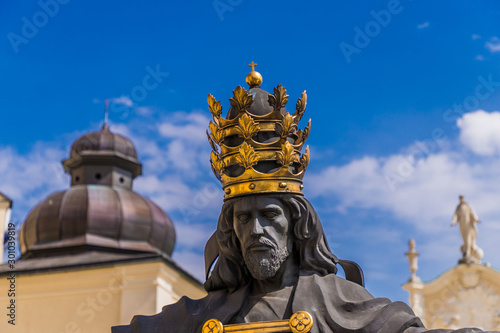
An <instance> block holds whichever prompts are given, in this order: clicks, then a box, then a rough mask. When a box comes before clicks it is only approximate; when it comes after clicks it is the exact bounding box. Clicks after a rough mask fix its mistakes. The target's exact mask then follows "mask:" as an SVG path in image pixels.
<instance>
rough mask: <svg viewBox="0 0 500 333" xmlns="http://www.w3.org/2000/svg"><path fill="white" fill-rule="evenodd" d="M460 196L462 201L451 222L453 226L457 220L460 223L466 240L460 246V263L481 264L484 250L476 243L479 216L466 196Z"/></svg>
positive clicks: (461, 231) (463, 237)
mask: <svg viewBox="0 0 500 333" xmlns="http://www.w3.org/2000/svg"><path fill="white" fill-rule="evenodd" d="M459 198H460V203H459V204H458V206H457V209H456V210H455V215H454V216H453V221H452V222H451V226H454V225H455V224H457V222H458V223H459V225H460V233H461V234H462V239H463V242H464V244H463V245H462V247H461V248H460V250H461V251H462V255H463V256H462V259H460V260H459V263H477V264H479V263H480V262H481V258H482V257H483V250H481V249H480V248H479V247H478V246H477V245H476V237H477V229H476V223H479V218H478V217H477V215H476V213H475V212H474V209H472V207H471V206H470V205H469V204H468V203H467V202H466V201H465V199H464V196H463V195H461V196H459Z"/></svg>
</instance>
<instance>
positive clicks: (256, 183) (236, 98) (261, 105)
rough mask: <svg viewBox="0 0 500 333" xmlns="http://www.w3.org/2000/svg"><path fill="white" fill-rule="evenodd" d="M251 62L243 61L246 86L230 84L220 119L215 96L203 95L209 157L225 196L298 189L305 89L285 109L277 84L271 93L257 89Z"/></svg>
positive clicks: (303, 164) (305, 157)
mask: <svg viewBox="0 0 500 333" xmlns="http://www.w3.org/2000/svg"><path fill="white" fill-rule="evenodd" d="M255 65H256V64H254V63H253V61H252V63H251V64H250V65H249V66H250V67H252V72H250V73H249V74H248V75H247V79H246V81H247V84H248V85H249V86H250V89H249V90H248V91H247V90H245V89H244V88H242V87H241V86H237V87H236V89H234V90H233V97H232V98H230V99H229V102H230V103H231V108H230V109H229V111H228V114H227V116H226V118H225V119H224V118H222V117H221V114H222V106H221V104H220V101H216V100H215V98H214V97H213V96H212V95H211V94H209V95H208V98H207V99H208V105H209V106H208V108H209V109H210V112H211V113H212V116H213V121H210V124H209V130H210V132H209V131H207V137H208V141H209V143H210V146H211V147H212V149H213V151H212V152H211V155H210V162H211V164H212V170H213V171H214V173H215V176H216V177H217V178H218V179H219V181H220V182H221V183H222V188H223V190H224V199H225V200H227V199H229V198H232V197H236V196H242V195H248V194H257V193H274V192H286V193H297V194H302V188H303V185H302V178H303V177H304V172H305V170H306V168H307V166H308V164H309V146H307V147H306V149H305V154H303V155H301V153H300V151H301V149H302V146H303V145H304V142H305V141H306V139H307V137H308V136H309V131H310V128H311V120H310V119H309V123H308V125H307V126H306V127H305V129H304V130H299V129H298V124H299V121H300V119H301V118H302V115H303V114H304V112H305V110H306V103H307V95H306V92H305V91H304V92H303V93H302V97H301V98H299V99H298V101H297V104H296V111H295V113H293V114H292V115H290V113H288V112H287V111H286V109H285V105H286V103H287V102H288V95H287V93H286V89H285V88H283V86H282V85H281V84H279V85H278V86H277V87H276V88H274V94H269V93H267V92H265V91H264V90H262V89H260V84H261V82H262V76H261V75H260V73H258V72H256V71H255V68H254V67H255ZM266 97H267V98H266ZM266 102H267V103H266ZM219 147H220V150H219Z"/></svg>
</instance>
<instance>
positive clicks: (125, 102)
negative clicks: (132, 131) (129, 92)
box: [108, 96, 134, 107]
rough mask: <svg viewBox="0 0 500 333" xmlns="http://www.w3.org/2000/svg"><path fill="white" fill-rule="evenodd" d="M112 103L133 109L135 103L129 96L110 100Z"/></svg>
mask: <svg viewBox="0 0 500 333" xmlns="http://www.w3.org/2000/svg"><path fill="white" fill-rule="evenodd" d="M108 100H109V101H110V102H111V103H115V104H120V105H124V106H126V107H132V106H133V105H134V102H133V101H132V100H131V99H130V98H129V97H127V96H120V97H113V98H108Z"/></svg>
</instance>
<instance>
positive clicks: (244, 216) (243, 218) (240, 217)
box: [237, 214, 250, 223]
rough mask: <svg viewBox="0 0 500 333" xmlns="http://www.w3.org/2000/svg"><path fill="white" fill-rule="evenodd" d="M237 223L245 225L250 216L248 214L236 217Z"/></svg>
mask: <svg viewBox="0 0 500 333" xmlns="http://www.w3.org/2000/svg"><path fill="white" fill-rule="evenodd" d="M237 219H238V222H241V223H245V222H248V220H250V215H249V214H240V215H238V216H237Z"/></svg>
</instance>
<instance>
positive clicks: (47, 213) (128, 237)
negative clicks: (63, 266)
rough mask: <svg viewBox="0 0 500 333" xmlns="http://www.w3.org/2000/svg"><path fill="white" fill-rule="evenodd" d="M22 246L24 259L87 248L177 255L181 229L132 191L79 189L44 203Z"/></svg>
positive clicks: (26, 229)
mask: <svg viewBox="0 0 500 333" xmlns="http://www.w3.org/2000/svg"><path fill="white" fill-rule="evenodd" d="M90 236H95V237H90ZM97 236H98V237H97ZM90 240H92V242H91V244H90ZM20 243H21V251H22V254H23V257H35V256H43V255H46V254H47V253H48V251H49V250H50V253H54V252H64V251H67V250H68V248H70V247H75V246H79V247H81V246H82V245H83V246H84V245H85V244H88V245H92V246H94V247H95V246H97V247H99V246H101V247H102V248H113V250H125V251H137V250H141V251H148V252H158V251H159V252H161V253H164V254H166V255H171V254H172V251H173V248H174V244H175V230H174V226H173V224H172V221H171V220H170V218H169V217H168V216H167V215H166V214H165V212H163V210H161V209H160V208H159V207H158V206H157V205H155V204H154V203H153V202H152V201H150V200H149V199H146V198H144V197H142V196H141V195H139V194H137V193H135V192H133V191H131V190H128V189H123V188H119V187H110V186H104V185H78V186H73V187H71V188H70V189H69V190H67V191H64V192H58V193H54V194H52V195H50V196H48V197H47V198H46V199H45V200H43V201H42V202H41V203H40V204H38V205H37V206H36V207H35V208H34V209H33V210H32V211H31V213H30V214H29V215H28V218H27V219H26V221H25V223H24V225H23V227H22V229H21V235H20Z"/></svg>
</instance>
